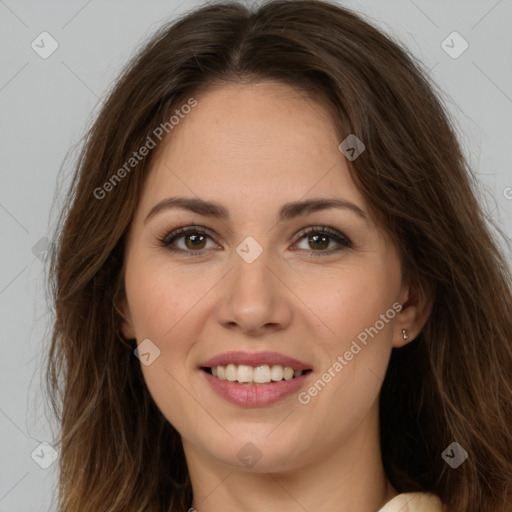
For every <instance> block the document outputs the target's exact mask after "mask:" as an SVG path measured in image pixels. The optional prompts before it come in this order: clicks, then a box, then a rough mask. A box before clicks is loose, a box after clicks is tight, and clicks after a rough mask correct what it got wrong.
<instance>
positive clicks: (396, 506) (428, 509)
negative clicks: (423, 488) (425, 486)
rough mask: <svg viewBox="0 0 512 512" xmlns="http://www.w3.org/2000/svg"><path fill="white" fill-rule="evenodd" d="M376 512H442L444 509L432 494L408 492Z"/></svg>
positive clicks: (396, 497)
mask: <svg viewBox="0 0 512 512" xmlns="http://www.w3.org/2000/svg"><path fill="white" fill-rule="evenodd" d="M377 512H444V508H443V506H442V504H441V500H440V499H439V498H438V497H437V496H434V495H433V494H429V493H424V492H409V493H405V494H399V495H398V496H395V497H394V498H393V499H392V500H391V501H388V502H387V503H386V504H385V505H384V506H383V507H382V508H381V509H379V510H378V511H377Z"/></svg>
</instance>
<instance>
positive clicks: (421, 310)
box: [393, 284, 433, 348]
mask: <svg viewBox="0 0 512 512" xmlns="http://www.w3.org/2000/svg"><path fill="white" fill-rule="evenodd" d="M398 302H399V303H400V304H402V309H401V310H400V311H399V313H398V315H397V320H396V322H395V325H394V327H393V347H395V348H400V347H403V346H404V345H407V344H408V343H410V342H411V341H413V340H414V339H415V338H416V337H417V336H418V334H419V333H420V332H421V330H422V329H423V326H424V325H425V323H426V322H427V320H428V317H429V316H430V313H431V311H432V304H433V298H432V293H431V292H430V291H427V290H425V289H420V287H419V286H417V285H416V286H415V285H412V284H406V285H404V287H403V289H402V291H401V292H400V297H399V299H398ZM403 329H405V331H406V334H407V336H408V339H406V340H405V339H404V334H403Z"/></svg>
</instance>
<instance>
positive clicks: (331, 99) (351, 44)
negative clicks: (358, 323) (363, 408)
mask: <svg viewBox="0 0 512 512" xmlns="http://www.w3.org/2000/svg"><path fill="white" fill-rule="evenodd" d="M268 80H269V81H278V82H280V83H285V84H288V85H290V86H292V87H294V88H295V89H297V90H300V91H303V92H304V93H306V94H308V95H309V96H310V97H311V98H313V99H317V100H318V101H326V102H327V103H328V105H329V111H330V113H331V115H332V120H333V122H334V124H335V126H336V130H337V131H338V135H339V140H340V141H342V140H344V139H345V138H346V137H347V135H348V134H351V133H353V134H356V135H357V137H358V138H359V139H361V140H362V141H363V142H364V144H365V145H366V150H365V151H364V153H363V154H362V155H361V156H360V157H359V158H357V159H356V160H354V161H352V162H347V163H348V164H349V169H350V174H351V176H352V178H353V180H354V182H355V184H356V186H357V188H358V190H359V191H360V193H361V194H362V196H363V198H364V200H365V202H366V204H367V207H368V210H369V212H370V215H371V217H372V219H373V220H374V222H376V224H377V225H379V226H380V227H381V228H382V229H384V230H385V231H386V232H387V233H389V234H390V235H391V237H392V239H393V241H394V243H395V244H396V247H397V248H398V249H399V251H400V254H401V257H402V263H403V274H404V277H405V278H406V279H407V280H408V282H409V283H410V284H411V286H412V287H413V289H415V290H417V293H425V294H428V296H429V297H431V299H432V301H433V307H432V311H431V314H430V316H429V319H428V320H427V323H426V324H425V326H424V328H423V330H422V331H421V333H420V334H419V335H418V336H417V338H416V339H415V340H414V341H413V342H412V343H409V344H408V345H407V346H406V347H404V348H401V349H393V353H392V356H391V360H390V364H389V367H388V371H387V374H386V377H385V380H384V383H383V386H382V391H381V395H380V432H381V448H382V454H383V460H384V466H385V470H386V473H387V475H388V478H389V479H390V481H391V483H392V484H393V486H394V487H395V488H396V489H397V490H398V491H399V492H409V491H428V492H432V493H434V494H436V495H438V496H439V497H440V498H441V500H442V501H443V503H444V504H445V505H446V506H447V509H448V510H450V511H451V512H482V511H484V512H491V511H492V512H510V510H511V508H512V497H511V494H512V483H511V478H512V476H511V475H512V384H511V383H512V349H511V347H512V276H511V272H510V268H509V266H508V264H507V261H506V259H505V257H504V255H503V254H502V253H501V252H500V249H499V244H498V240H497V237H496V235H495V234H494V232H493V230H492V228H493V227H495V228H496V226H493V221H492V220H491V219H490V216H489V215H488V214H487V213H486V212H485V211H484V209H483V207H482V206H481V205H480V200H479V198H478V195H479V191H478V180H477V177H476V175H475V173H474V171H472V170H471V168H470V165H469V163H468V162H467V160H466V158H465V156H464V154H463V152H462V150H461V145H460V143H459V141H458V139H457V135H456V130H455V128H454V123H453V121H452V120H450V118H449V116H448V114H447V113H446V108H445V105H444V100H442V95H441V93H440V92H439V91H438V89H437V87H436V85H435V84H434V83H432V80H431V79H430V77H429V74H428V72H427V71H425V69H424V68H423V66H422V64H421V63H420V62H419V61H417V60H416V59H415V57H414V56H413V55H412V54H411V53H410V52H409V51H408V50H407V49H406V48H405V47H403V46H402V45H401V44H400V43H399V42H398V41H395V40H394V39H393V38H392V36H390V35H385V34H384V33H383V32H382V31H380V30H378V29H377V28H375V27H374V26H372V24H371V23H370V22H368V21H366V20H365V19H364V18H363V17H362V16H361V15H359V14H356V13H354V12H352V11H351V10H348V9H346V8H343V7H340V6H339V5H337V4H334V3H330V2H328V1H321V0H295V1H286V0H274V1H269V2H264V3H260V5H259V6H258V7H257V8H256V7H254V8H249V7H247V6H245V5H243V4H242V3H237V2H222V3H213V4H207V5H204V6H202V7H200V8H197V9H195V10H193V11H190V12H187V13H185V14H183V15H182V16H181V17H180V18H179V19H177V20H173V21H172V22H168V23H167V24H165V25H164V26H162V27H161V29H159V30H158V31H157V33H156V34H154V35H153V36H152V37H151V38H150V39H149V40H148V41H145V42H144V45H143V48H142V49H141V50H140V51H139V53H138V54H137V55H136V56H135V57H133V58H132V60H131V61H130V62H129V64H128V65H127V66H126V68H125V69H124V71H123V72H122V74H121V76H120V77H119V78H118V79H117V80H116V82H115V84H114V85H113V87H112V88H111V90H110V91H109V92H108V94H107V98H106V101H105V103H104V106H103V107H102V109H101V111H100V112H99V115H98V116H97V118H96V119H95V121H94V122H93V123H92V125H91V127H90V129H89V130H88V132H87V134H86V135H85V137H84V138H83V141H82V146H81V152H80V155H79V157H78V158H77V162H76V164H75V167H74V174H73V178H72V183H71V185H70V187H69V190H68V191H67V195H66V198H65V204H64V207H63V208H62V211H61V214H60V216H59V219H58V222H57V224H56V226H55V234H54V236H53V239H54V250H53V252H52V253H51V257H50V258H49V262H50V263H49V268H48V271H49V274H48V287H49V292H50V294H51V301H52V302H51V305H52V312H53V313H54V321H53V323H52V334H51V343H50V345H49V348H48V351H47V363H46V364H47V368H46V384H47V392H48V394H49V397H50V400H49V402H50V403H51V407H52V413H53V414H54V415H55V416H56V417H57V418H58V422H59V430H60V433H59V436H58V444H59V449H60V458H59V488H58V501H59V510H60V511H61V512H85V511H94V512H97V511H98V510H101V511H109V512H127V511H130V512H131V511H133V512H143V511H144V512H161V511H163V510H166V511H169V512H184V511H186V510H187V508H188V507H189V506H190V503H191V502H192V488H191V485H190V478H189V474H188V470H187V466H186V461H185V457H184V453H183V449H182V444H181V438H180V436H179V434H178V432H177V431H176V430H175V429H174V427H173V426H172V425H171V424H170V423H169V422H168V421H167V420H166V418H165V417H164V416H163V415H162V413H161V412H160V411H159V409H158V408H157V406H156V405H155V403H154V401H153V399H152V398H151V396H150V394H149V392H148V389H147V387H146V385H145V382H144V378H143V375H142V371H141V367H140V362H139V361H138V359H137V358H136V357H134V355H133V350H134V348H135V347H136V341H135V340H127V339H125V338H124V337H123V336H122V334H121V315H120V311H119V309H118V304H119V302H118V301H119V298H120V297H121V296H123V294H124V293H125V290H124V275H123V254H124V244H125V234H126V232H127V230H128V228H129V226H130V223H131V220H132V218H133V215H134V212H135V211H136V208H137V206H138V203H139V199H140V197H141V191H142V187H143V185H144V182H145V179H146V177H147V174H148V171H149V169H150V167H151V162H152V161H154V159H155V154H156V151H150V152H149V154H148V155H147V156H145V157H144V158H143V159H141V161H140V162H137V165H136V166H135V168H133V169H132V170H131V171H130V172H129V173H128V172H127V173H126V174H127V175H126V176H124V175H123V179H120V180H116V181H112V177H113V175H114V174H115V173H117V175H118V176H119V172H118V170H119V169H121V168H123V166H125V165H126V162H127V161H129V159H130V158H131V157H132V155H133V153H134V152H135V151H137V150H138V149H139V148H140V147H141V146H143V145H144V143H145V142H146V141H147V137H148V136H150V135H151V133H152V132H153V131H154V129H155V128H156V127H157V126H159V125H160V124H161V123H165V122H167V121H168V119H169V118H170V116H171V115H172V114H173V113H174V112H175V110H176V109H177V108H179V107H180V106H181V105H183V104H184V103H185V102H186V100H187V98H191V97H193V96H195V97H198V96H199V94H200V93H201V91H204V90H207V89H208V88H210V87H213V86H215V85H222V84H223V83H229V82H239V83H240V82H241V83H249V82H255V81H268ZM171 143H172V139H171ZM125 169H126V167H125ZM109 180H110V181H109ZM106 183H110V184H111V186H106V185H105V184H106ZM100 189H101V190H103V191H106V190H108V193H106V192H102V193H101V194H100V193H99V192H98V190H100ZM99 196H102V197H99ZM453 441H456V442H458V443H459V444H460V445H461V446H462V447H463V448H464V449H465V450H466V451H467V452H468V454H469V457H468V459H467V460H466V461H465V462H464V463H463V464H462V465H461V466H460V467H459V468H457V469H456V470H455V469H452V468H451V467H449V466H448V465H447V464H446V463H445V462H444V460H443V458H442V457H441V454H442V452H443V451H444V450H445V448H446V447H447V446H449V445H450V444H451V443H452V442H453Z"/></svg>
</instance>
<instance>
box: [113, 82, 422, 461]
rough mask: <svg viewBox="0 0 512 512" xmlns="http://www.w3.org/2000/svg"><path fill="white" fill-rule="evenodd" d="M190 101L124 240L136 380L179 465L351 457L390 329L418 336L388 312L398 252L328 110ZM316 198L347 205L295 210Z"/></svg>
mask: <svg viewBox="0 0 512 512" xmlns="http://www.w3.org/2000/svg"><path fill="white" fill-rule="evenodd" d="M196 99H197V102H198V103H197V106H195V107H194V108H192V109H191V111H190V113H188V114H187V115H186V116H183V117H182V118H181V119H180V121H179V123H178V124H177V125H176V126H174V128H173V130H172V132H171V136H172V138H171V139H169V141H167V142H165V139H164V142H165V144H166V145H165V146H164V147H163V148H160V149H162V150H163V151H162V152H161V153H159V155H160V156H159V159H158V160H157V161H155V162H154V164H153V167H152V169H151V173H150V175H149V176H148V178H147V181H146V184H145V188H144V191H143V195H142V198H141V201H140V204H139V207H138V210H137V212H136V215H135V218H134V221H133V224H132V226H131V230H130V233H129V239H128V242H127V247H126V254H125V258H126V261H125V264H126V273H125V284H126V294H127V302H126V303H125V304H123V311H124V312H125V322H124V324H123V333H124V335H125V336H126V337H127V338H136V339H137V343H138V344H141V343H142V342H144V344H143V345H142V346H141V347H140V353H141V356H140V357H141V365H142V366H141V367H142V370H143V374H144V378H145V381H146V383H147V386H148V389H149V391H150V393H151V395H152V397H153V399H154V400H155V402H156V404H157V405H158V407H159V408H160V410H161V411H162V413H163V414H164V415H165V417H166V418H167V419H168V420H169V422H170V423H172V424H173V425H174V426H175V428H176V429H177V430H178V431H179V433H180V434H181V436H182V439H183V443H184V447H185V450H186V455H187V459H188V460H189V463H190V461H191V460H192V459H193V460H196V461H202V463H206V462H207V461H209V462H216V463H220V462H221V461H223V462H225V463H229V464H234V465H237V466H244V465H245V466H246V467H248V468H250V467H254V471H256V470H261V471H269V470H272V471H278V470H287V469H293V468H297V467H299V466H300V465H304V464H308V463H310V462H312V461H314V460H315V459H317V458H318V457H319V456H322V454H323V455H324V456H325V455H327V454H329V455H330V456H331V455H332V454H335V453H337V452H338V451H340V450H343V451H344V453H345V454H346V455H347V456H352V455H350V453H353V456H354V457H355V456H356V455H357V450H356V449H355V448H354V450H353V452H350V447H351V446H352V447H355V446H356V445H357V446H359V448H360V446H362V444H358V440H360V441H361V443H363V440H364V439H368V438H369V437H368V436H371V437H372V438H376V433H377V429H378V400H377V398H378V394H379V390H380V387H381V383H382V380H383V378H384V375H385V373H386V368H387V364H388V360H389V357H390V352H391V349H392V346H399V345H402V344H403V343H404V342H403V339H402V331H401V329H402V328H407V329H410V331H409V335H410V338H411V339H412V337H413V336H415V335H416V334H417V332H414V324H413V317H414V313H413V312H411V308H407V307H404V309H403V310H402V311H401V312H400V313H399V312H398V311H399V310H400V305H403V304H404V303H405V302H406V301H407V299H408V287H407V286H406V285H405V283H402V278H401V272H400V259H399V255H398V254H397V252H396V250H395V248H394V246H393V245H392V244H391V243H390V240H389V239H388V238H387V237H386V236H385V234H384V232H383V231H381V230H380V229H378V228H376V227H375V226H374V225H372V224H371V223H370V221H369V219H368V214H367V209H366V208H365V204H364V202H363V198H362V196H361V195H360V194H359V192H358V190H357V189H356V187H355V185H354V183H353V182H352V180H351V178H350V176H349V172H348V168H347V160H346V158H345V156H344V155H343V153H342V152H341V151H340V150H339V149H338V146H339V144H340V143H341V142H342V141H341V140H338V138H337V136H336V134H335V131H334V128H333V126H332V125H331V124H330V122H329V113H328V111H327V110H325V109H324V107H322V106H321V105H319V104H317V103H315V102H313V101H312V100H309V99H305V97H303V96H299V94H298V93H297V92H296V91H295V90H294V89H292V88H290V87H288V86H285V85H282V84H277V83H271V82H267V83H257V84H249V85H242V84H240V85H226V86H222V87H221V88H217V89H215V90H213V91H210V92H208V93H205V94H203V95H200V96H197V97H196ZM363 142H365V141H363ZM162 144H163V143H162ZM127 179H129V178H127ZM177 197H179V198H181V199H182V200H183V202H182V203H181V204H182V206H181V207H178V205H175V206H172V205H171V204H170V203H168V205H167V207H166V206H165V201H169V198H177ZM188 200H190V201H194V204H193V205H191V206H189V207H187V206H186V202H187V201H188ZM313 200H315V201H317V200H320V201H325V200H336V201H339V204H345V205H347V206H346V207H332V206H331V207H327V208H325V207H318V208H317V207H310V208H307V207H303V206H301V204H302V203H303V202H307V201H313ZM162 201H163V202H164V203H161V202H162ZM203 201H204V202H211V203H215V209H208V208H205V207H204V206H200V204H202V202H203ZM290 203H294V205H292V206H290V205H289V204H290ZM295 203H296V204H295ZM159 204H160V205H161V206H160V207H158V209H157V210H152V209H153V208H154V207H155V206H156V205H159ZM194 205H196V206H195V207H194ZM287 205H288V206H287ZM150 212H153V213H152V214H150ZM189 226H191V229H190V231H189V232H186V233H178V234H177V235H176V237H175V238H174V240H171V238H172V236H173V235H172V233H173V231H175V230H176V229H177V228H184V227H189ZM198 228H199V229H200V231H199V232H197V229H198ZM306 228H307V229H309V228H312V229H311V232H309V233H304V230H305V229H306ZM325 229H327V230H328V233H324V232H323V231H325ZM161 239H166V241H167V242H168V243H169V245H167V246H165V245H164V243H162V242H161ZM175 251H176V252H175ZM411 328H412V329H411ZM145 340H146V341H145ZM147 340H150V341H147ZM158 350H159V353H158ZM214 359H215V360H214ZM233 365H234V366H233ZM217 366H220V367H221V368H217ZM205 367H213V368H214V369H213V370H205V369H204V368H205ZM286 367H289V368H291V370H289V369H285V368H286ZM292 370H309V371H304V373H303V374H302V375H301V376H300V377H294V378H293V379H291V380H287V379H290V377H291V371H292ZM212 373H213V374H216V375H217V376H214V375H212ZM299 373H300V372H296V375H299ZM221 377H224V379H226V378H227V379H228V380H223V379H222V378H221ZM272 379H275V380H272ZM280 379H281V380H280ZM269 380H270V382H267V383H265V381H269ZM239 381H242V382H239ZM243 381H251V382H253V383H251V384H248V383H247V382H245V383H244V382H243ZM254 381H259V383H258V384H254ZM359 448H358V449H359Z"/></svg>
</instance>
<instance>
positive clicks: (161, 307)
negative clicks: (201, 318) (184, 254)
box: [126, 258, 209, 345]
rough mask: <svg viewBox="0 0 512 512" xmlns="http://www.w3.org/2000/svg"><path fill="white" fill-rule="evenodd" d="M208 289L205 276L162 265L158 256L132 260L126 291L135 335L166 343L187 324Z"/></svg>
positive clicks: (181, 268) (127, 276)
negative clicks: (198, 276)
mask: <svg viewBox="0 0 512 512" xmlns="http://www.w3.org/2000/svg"><path fill="white" fill-rule="evenodd" d="M208 289H209V286H208V283H207V282H206V278H202V279H201V278H197V276H195V275H194V274H193V273H192V272H191V271H188V270H184V268H183V267H176V266H174V265H170V264H169V263H167V264H162V262H161V260H160V259H155V260H153V261H148V260H147V259H146V260H145V261H144V260H143V259H142V258H141V259H140V260H139V261H137V260H134V261H133V264H132V265H131V266H128V268H127V272H126V291H127V295H128V300H129V303H130V310H131V313H132V320H133V324H134V329H135V332H136V334H137V338H139V337H143V338H150V339H153V338H154V340H155V342H157V343H158V344H159V345H160V344H162V345H165V344H166V343H167V342H168V340H170V339H173V338H175V337H176V336H175V333H176V332H179V330H180V327H181V325H184V324H187V319H188V316H189V315H190V314H191V313H192V312H193V310H194V308H197V307H200V301H201V299H202V298H203V297H204V296H205V294H206V293H207V290H208ZM189 327H190V325H189ZM157 340H158V341H157Z"/></svg>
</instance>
